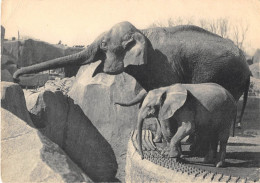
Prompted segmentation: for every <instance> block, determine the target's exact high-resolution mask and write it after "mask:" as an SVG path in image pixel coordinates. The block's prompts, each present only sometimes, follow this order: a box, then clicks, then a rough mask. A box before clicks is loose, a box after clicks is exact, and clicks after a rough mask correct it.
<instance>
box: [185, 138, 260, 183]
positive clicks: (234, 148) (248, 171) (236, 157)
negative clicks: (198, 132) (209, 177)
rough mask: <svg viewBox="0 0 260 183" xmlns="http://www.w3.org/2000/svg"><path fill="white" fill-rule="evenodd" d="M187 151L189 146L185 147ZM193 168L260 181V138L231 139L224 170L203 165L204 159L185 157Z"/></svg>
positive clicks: (210, 165) (211, 165)
mask: <svg viewBox="0 0 260 183" xmlns="http://www.w3.org/2000/svg"><path fill="white" fill-rule="evenodd" d="M183 149H184V154H185V150H187V149H188V145H184V148H183ZM183 158H184V159H185V160H186V161H187V162H186V163H188V164H189V165H191V166H195V167H198V168H201V169H205V170H209V171H212V172H217V173H222V174H224V175H232V176H237V177H243V178H246V177H248V178H250V180H252V181H254V180H258V181H259V178H260V136H259V135H257V136H253V135H247V136H245V135H243V136H241V135H239V136H235V137H230V138H229V141H228V145H227V155H226V165H225V167H223V168H215V167H214V166H213V164H203V163H201V162H202V161H203V158H189V157H185V156H184V157H183Z"/></svg>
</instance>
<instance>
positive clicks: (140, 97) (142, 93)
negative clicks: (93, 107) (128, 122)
mask: <svg viewBox="0 0 260 183" xmlns="http://www.w3.org/2000/svg"><path fill="white" fill-rule="evenodd" d="M146 95H147V91H145V89H143V90H141V91H140V92H139V93H138V95H137V96H136V97H135V98H134V99H133V100H131V101H129V102H115V104H118V105H121V106H132V105H135V104H138V103H140V102H142V100H143V99H144V98H145V97H146Z"/></svg>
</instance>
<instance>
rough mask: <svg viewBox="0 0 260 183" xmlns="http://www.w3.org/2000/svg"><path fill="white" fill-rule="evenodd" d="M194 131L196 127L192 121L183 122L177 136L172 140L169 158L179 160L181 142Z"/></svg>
mask: <svg viewBox="0 0 260 183" xmlns="http://www.w3.org/2000/svg"><path fill="white" fill-rule="evenodd" d="M194 129H195V125H194V123H193V122H190V121H187V122H182V124H181V126H180V127H179V128H178V130H177V132H176V134H175V135H174V136H173V138H172V139H171V142H170V152H169V157H171V158H177V157H179V156H180V155H181V152H180V143H181V140H182V139H183V138H184V137H186V136H187V135H190V134H191V133H192V132H193V131H194Z"/></svg>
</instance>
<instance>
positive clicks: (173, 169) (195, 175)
mask: <svg viewBox="0 0 260 183" xmlns="http://www.w3.org/2000/svg"><path fill="white" fill-rule="evenodd" d="M143 134H144V135H143V137H142V138H143V144H144V145H143V149H145V150H144V157H145V159H143V160H142V159H141V156H140V154H139V153H138V151H137V148H136V147H137V146H136V145H137V141H136V136H137V134H136V131H135V132H133V133H132V135H131V138H130V140H129V142H128V150H127V157H126V167H125V172H126V176H125V181H126V182H173V183H174V182H176V183H177V182H178V183H179V182H251V181H249V180H247V179H242V178H240V177H234V176H231V175H230V176H228V175H223V174H219V173H217V172H210V171H207V170H202V169H199V168H196V167H192V166H189V165H188V164H184V163H181V162H177V161H175V160H172V159H170V158H167V157H163V156H161V155H160V154H159V153H158V150H157V149H156V147H155V146H153V142H152V134H151V132H150V131H149V130H143ZM151 144H152V145H151ZM153 147H155V149H154V148H153Z"/></svg>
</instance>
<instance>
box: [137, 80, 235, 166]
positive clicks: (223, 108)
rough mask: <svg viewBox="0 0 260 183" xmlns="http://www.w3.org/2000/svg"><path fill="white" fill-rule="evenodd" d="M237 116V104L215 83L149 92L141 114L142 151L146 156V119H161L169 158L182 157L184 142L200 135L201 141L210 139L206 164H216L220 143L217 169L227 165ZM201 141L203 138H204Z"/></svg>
mask: <svg viewBox="0 0 260 183" xmlns="http://www.w3.org/2000/svg"><path fill="white" fill-rule="evenodd" d="M235 115H236V102H235V100H234V98H233V96H232V95H231V94H230V93H229V92H228V91H227V90H226V89H224V88H223V87H221V86H220V85H218V84H214V83H204V84H175V85H171V86H169V87H163V88H159V89H154V90H151V91H149V93H148V94H147V96H146V97H145V99H144V101H143V104H142V106H141V108H140V111H139V114H138V124H137V126H138V143H139V145H138V147H139V150H140V153H141V156H142V158H143V152H142V138H141V137H142V126H143V121H144V119H145V118H150V117H156V118H158V120H159V122H160V125H161V131H162V134H163V137H164V139H165V140H166V141H167V146H168V147H169V156H170V157H172V158H176V157H179V156H180V154H181V152H180V142H181V140H182V139H183V138H184V137H186V136H187V135H191V134H192V133H194V132H196V134H197V135H198V139H208V142H209V143H208V145H209V148H208V151H207V155H206V156H205V158H204V162H206V163H214V158H215V157H216V155H217V147H218V143H220V150H219V157H218V158H217V161H216V167H221V166H223V164H224V161H225V155H226V145H227V141H228V138H229V131H230V128H231V124H232V121H233V119H234V118H235ZM200 137H201V138H200Z"/></svg>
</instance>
